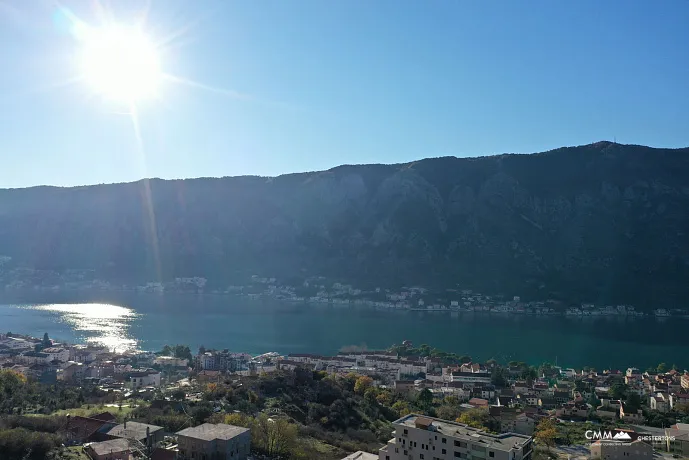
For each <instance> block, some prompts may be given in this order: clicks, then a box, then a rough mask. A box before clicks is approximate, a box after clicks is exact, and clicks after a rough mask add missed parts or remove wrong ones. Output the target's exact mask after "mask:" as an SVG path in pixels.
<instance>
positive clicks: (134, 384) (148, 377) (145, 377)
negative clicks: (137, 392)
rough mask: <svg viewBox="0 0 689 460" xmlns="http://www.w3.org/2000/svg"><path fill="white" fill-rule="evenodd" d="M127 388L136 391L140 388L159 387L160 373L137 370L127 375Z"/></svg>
mask: <svg viewBox="0 0 689 460" xmlns="http://www.w3.org/2000/svg"><path fill="white" fill-rule="evenodd" d="M128 383H129V387H130V388H131V389H137V388H142V387H149V386H150V387H159V386H160V372H158V371H156V370H153V369H139V370H135V371H133V372H131V373H130V374H129V381H128Z"/></svg>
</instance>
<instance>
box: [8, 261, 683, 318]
mask: <svg viewBox="0 0 689 460" xmlns="http://www.w3.org/2000/svg"><path fill="white" fill-rule="evenodd" d="M5 259H7V257H5ZM2 260H3V259H2V257H0V285H4V289H5V291H6V292H27V291H28V292H47V293H49V292H60V291H67V292H69V291H83V292H103V291H105V292H118V291H121V292H142V293H157V294H164V293H170V294H194V295H215V296H217V295H234V296H241V297H244V298H248V299H254V300H276V301H287V302H297V303H310V304H326V305H334V306H341V307H347V306H352V307H366V308H375V309H378V310H390V311H424V312H448V313H468V314H485V313H490V314H502V315H549V316H556V315H560V316H567V317H571V318H577V317H582V318H584V317H585V318H589V317H591V318H604V317H621V318H630V319H633V318H637V317H648V316H651V317H655V318H657V319H659V320H663V319H665V318H668V317H672V318H676V319H679V318H682V319H689V310H688V309H686V308H670V307H664V308H661V307H658V308H653V309H650V310H649V309H645V310H641V309H638V308H636V307H634V306H633V305H628V304H616V305H595V304H594V303H586V302H584V303H572V302H569V303H568V302H563V301H560V300H553V299H546V300H526V299H522V298H521V296H519V295H511V296H508V295H503V294H495V295H488V294H484V293H480V292H477V291H475V290H472V289H464V288H462V287H461V286H455V287H454V288H447V289H444V290H442V291H438V290H431V289H428V288H425V287H421V286H410V287H402V288H399V289H390V288H385V287H373V288H368V289H366V288H361V287H356V286H354V285H352V284H345V283H341V282H333V281H329V280H327V279H326V278H325V277H323V276H313V277H307V278H305V279H304V280H303V281H300V283H298V284H297V283H293V284H290V283H286V282H284V281H280V280H279V279H277V278H275V277H263V276H259V275H252V276H250V277H248V278H247V281H246V282H245V283H243V284H231V285H228V286H226V287H224V288H218V287H211V286H209V284H208V280H207V279H206V278H203V277H198V276H197V277H187V278H176V279H174V280H172V281H169V282H148V283H145V284H120V283H113V282H110V281H106V280H102V279H98V278H96V277H95V272H94V271H93V270H66V271H64V272H60V273H58V272H53V271H46V270H34V269H28V268H22V269H8V270H4V271H2Z"/></svg>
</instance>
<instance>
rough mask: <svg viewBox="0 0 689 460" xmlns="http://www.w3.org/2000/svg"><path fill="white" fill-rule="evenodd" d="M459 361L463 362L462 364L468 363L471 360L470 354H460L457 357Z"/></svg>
mask: <svg viewBox="0 0 689 460" xmlns="http://www.w3.org/2000/svg"><path fill="white" fill-rule="evenodd" d="M459 362H460V363H463V364H466V363H470V362H471V356H469V355H462V356H460V357H459Z"/></svg>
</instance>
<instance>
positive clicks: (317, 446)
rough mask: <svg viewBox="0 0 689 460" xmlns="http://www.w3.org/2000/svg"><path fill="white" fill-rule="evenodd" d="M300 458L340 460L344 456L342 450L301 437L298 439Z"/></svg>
mask: <svg viewBox="0 0 689 460" xmlns="http://www.w3.org/2000/svg"><path fill="white" fill-rule="evenodd" d="M298 443H299V447H300V449H298V450H299V451H300V454H301V455H300V456H298V458H319V459H322V460H336V459H341V458H342V457H344V456H345V455H347V454H346V453H345V451H343V450H342V449H340V448H338V447H335V446H332V445H330V444H327V443H325V442H323V441H320V440H318V439H315V438H312V437H301V438H299V439H298Z"/></svg>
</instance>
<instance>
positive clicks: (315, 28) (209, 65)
mask: <svg viewBox="0 0 689 460" xmlns="http://www.w3.org/2000/svg"><path fill="white" fill-rule="evenodd" d="M60 4H61V5H62V6H63V9H62V10H60V11H58V9H57V6H56V2H54V1H53V0H32V1H25V0H0V62H2V70H0V107H1V108H2V110H1V111H0V152H1V155H2V166H0V188H8V187H24V186H31V185H38V184H51V185H81V184H95V183H110V182H122V181H132V180H137V179H140V178H141V177H162V178H180V177H201V176H235V175H245V174H258V175H277V174H282V173H288V172H298V171H309V170H321V169H327V168H330V167H333V166H337V165H340V164H358V163H397V162H406V161H411V160H414V159H419V158H423V157H437V156H446V155H454V156H477V155H488V154H494V153H505V152H519V153H529V152H534V151H543V150H548V149H552V148H557V147H560V146H563V145H580V144H587V143H590V142H595V141H599V140H613V139H616V140H617V141H618V142H621V143H634V144H645V145H651V146H656V147H682V146H688V145H689V26H688V24H689V2H686V1H683V0H670V1H667V2H662V3H655V2H648V1H642V0H626V1H622V0H619V1H614V0H611V1H604V2H601V1H599V0H582V1H577V2H557V1H552V0H544V1H537V0H535V1H530V2H515V1H510V0H505V1H497V0H496V1H487V2H482V1H464V0H456V1H455V0H452V1H447V0H443V1H441V0H438V1H431V2H421V1H405V2H400V1H393V0H348V1H341V0H333V1H322V0H288V1H284V0H265V1H260V2H251V1H248V0H243V1H229V0H204V1H191V0H187V1H182V0H150V1H148V2H147V1H143V0H142V1H134V0H110V1H108V2H106V1H104V0H101V6H104V7H105V9H106V10H107V11H108V13H109V16H108V17H110V19H109V20H110V21H116V22H117V23H119V24H121V25H124V26H128V25H133V24H137V23H140V22H141V21H140V19H141V18H142V17H143V15H144V12H145V11H144V10H146V15H145V17H146V21H145V23H144V24H145V25H144V26H143V28H144V31H145V33H146V35H147V36H149V37H150V39H151V40H152V41H154V42H156V43H158V44H159V49H158V53H159V58H160V65H161V68H162V71H163V72H165V74H167V75H172V76H174V78H176V81H172V80H168V79H165V80H164V81H163V82H162V83H161V85H160V87H159V96H158V97H157V98H153V99H147V100H143V101H140V102H137V103H136V114H137V117H136V120H135V121H136V122H137V126H138V128H139V131H138V132H139V133H140V139H141V143H140V144H139V143H138V142H137V136H136V131H135V129H134V123H133V120H132V117H131V114H130V113H129V111H128V110H124V109H123V108H122V107H121V106H120V105H118V104H114V103H112V102H110V101H107V100H103V99H102V98H100V97H98V96H96V95H94V93H93V92H92V89H91V87H89V85H87V84H85V82H83V81H76V82H75V81H73V80H74V77H75V75H78V73H79V70H78V65H77V58H76V56H78V55H79V53H80V50H81V47H82V43H80V42H79V41H78V40H76V39H75V37H74V36H73V35H72V34H71V33H69V31H68V30H67V29H68V27H67V26H65V23H64V20H63V19H64V12H65V11H68V12H69V14H70V17H72V18H79V19H80V20H82V21H83V22H84V23H86V24H89V25H92V26H99V25H101V24H102V18H101V19H99V15H98V14H97V11H98V10H97V8H95V5H96V2H95V1H94V0H72V1H67V0H65V1H63V2H61V3H60ZM147 4H148V5H149V7H148V8H147V9H145V8H144V6H145V5H147ZM58 13H60V15H58ZM182 80H183V81H184V82H182Z"/></svg>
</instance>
